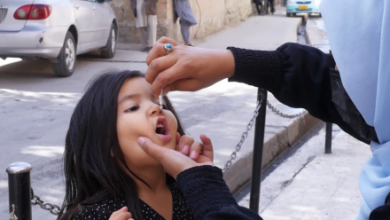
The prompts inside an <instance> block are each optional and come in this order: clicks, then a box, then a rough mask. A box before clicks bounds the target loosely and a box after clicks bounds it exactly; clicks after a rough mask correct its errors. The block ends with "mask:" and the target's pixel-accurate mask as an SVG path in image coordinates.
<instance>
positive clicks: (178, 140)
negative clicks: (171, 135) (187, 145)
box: [176, 132, 181, 144]
mask: <svg viewBox="0 0 390 220" xmlns="http://www.w3.org/2000/svg"><path fill="white" fill-rule="evenodd" d="M180 138H181V135H180V134H179V132H176V144H180Z"/></svg>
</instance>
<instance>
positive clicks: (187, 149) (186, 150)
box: [181, 145, 190, 156]
mask: <svg viewBox="0 0 390 220" xmlns="http://www.w3.org/2000/svg"><path fill="white" fill-rule="evenodd" d="M181 152H182V153H183V154H184V155H187V156H188V154H189V153H190V146H188V145H185V146H184V147H183V149H182V150H181Z"/></svg>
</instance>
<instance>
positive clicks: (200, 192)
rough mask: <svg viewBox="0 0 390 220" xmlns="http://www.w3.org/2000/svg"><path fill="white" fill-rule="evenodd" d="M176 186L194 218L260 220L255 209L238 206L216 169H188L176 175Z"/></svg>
mask: <svg viewBox="0 0 390 220" xmlns="http://www.w3.org/2000/svg"><path fill="white" fill-rule="evenodd" d="M177 185H178V187H179V189H180V190H181V191H182V192H183V194H184V197H185V198H186V199H187V202H188V204H189V206H190V209H191V211H192V213H193V214H194V217H195V219H196V220H262V218H260V216H259V215H258V214H257V213H256V212H253V211H251V210H249V209H247V208H243V207H240V206H238V204H237V202H236V200H234V198H233V196H232V194H231V193H230V191H229V188H228V187H227V185H226V183H225V181H224V180H223V176H222V170H221V169H219V168H216V167H212V166H200V167H195V168H191V169H188V170H186V171H184V172H182V173H180V174H179V175H178V176H177Z"/></svg>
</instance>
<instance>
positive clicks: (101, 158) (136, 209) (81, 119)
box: [57, 70, 184, 220]
mask: <svg viewBox="0 0 390 220" xmlns="http://www.w3.org/2000/svg"><path fill="white" fill-rule="evenodd" d="M134 77H144V75H143V74H142V73H141V72H138V71H127V70H126V71H119V72H115V73H106V74H103V75H100V76H99V77H97V78H96V79H94V80H93V81H92V82H91V83H90V84H89V86H88V87H87V91H86V92H85V94H84V95H83V97H82V98H81V100H80V101H79V102H78V104H77V106H76V108H75V110H74V112H73V115H72V118H71V120H70V125H69V129H68V132H67V135H66V141H65V152H64V172H65V181H66V183H65V184H66V186H65V187H66V194H65V199H64V203H63V205H62V208H61V212H60V214H59V216H58V218H57V219H59V220H69V219H71V218H72V217H75V215H76V214H78V213H80V212H82V211H83V209H84V208H85V207H86V206H87V205H93V204H96V203H100V202H103V201H104V200H106V199H114V200H118V198H119V196H120V195H121V194H123V195H124V196H125V198H126V201H127V207H128V209H129V212H131V213H132V215H133V218H134V219H142V214H141V211H140V205H139V199H138V193H137V186H136V184H135V182H134V180H133V179H132V178H131V177H130V176H129V175H127V174H126V173H125V171H124V170H123V169H122V168H121V167H120V164H122V165H124V166H125V167H126V168H127V170H128V171H129V172H131V173H132V174H133V175H134V176H135V177H136V178H138V179H139V177H137V175H135V174H134V173H133V172H132V171H131V170H130V169H129V168H128V167H127V165H126V163H125V159H124V156H123V153H122V151H121V149H120V146H119V141H118V135H117V130H116V123H117V106H118V104H117V103H118V95H119V91H120V89H121V88H122V85H123V84H124V83H125V81H126V80H127V79H130V78H134ZM165 101H166V103H167V108H168V109H169V110H170V111H172V113H173V114H174V115H175V117H176V118H177V121H178V132H179V133H180V134H181V135H184V131H183V128H182V126H181V124H180V121H179V118H178V116H177V114H176V112H175V111H174V109H173V106H172V104H171V103H170V102H169V100H168V98H167V97H165ZM135 126H136V125H135ZM111 152H112V153H113V154H114V157H112V155H111ZM118 162H119V163H118ZM140 180H141V179H140ZM141 181H142V180H141ZM119 208H121V207H119Z"/></svg>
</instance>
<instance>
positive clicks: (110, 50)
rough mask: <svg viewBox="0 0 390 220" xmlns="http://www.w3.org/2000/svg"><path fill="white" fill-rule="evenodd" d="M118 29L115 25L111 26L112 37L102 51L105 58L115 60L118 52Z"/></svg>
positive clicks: (109, 37)
mask: <svg viewBox="0 0 390 220" xmlns="http://www.w3.org/2000/svg"><path fill="white" fill-rule="evenodd" d="M116 39H117V37H116V28H115V25H114V24H112V25H111V30H110V35H109V36H108V40H107V44H106V46H105V47H104V48H103V49H101V53H102V57H103V58H113V57H114V55H115V51H116Z"/></svg>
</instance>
